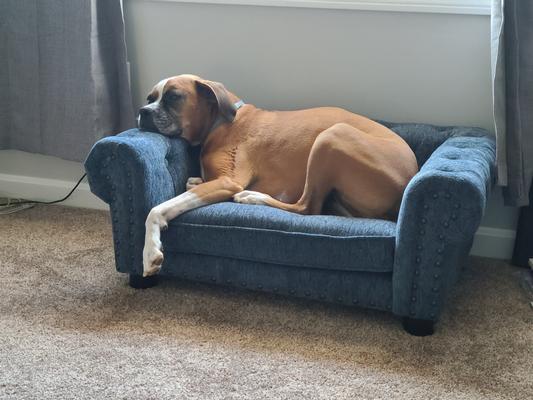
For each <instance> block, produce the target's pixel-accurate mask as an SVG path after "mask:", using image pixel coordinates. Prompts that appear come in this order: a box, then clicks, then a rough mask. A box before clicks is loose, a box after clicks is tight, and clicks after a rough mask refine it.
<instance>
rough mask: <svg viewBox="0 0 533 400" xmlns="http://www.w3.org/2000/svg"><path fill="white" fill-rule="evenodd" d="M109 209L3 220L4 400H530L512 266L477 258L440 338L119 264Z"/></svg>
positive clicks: (381, 320)
mask: <svg viewBox="0 0 533 400" xmlns="http://www.w3.org/2000/svg"><path fill="white" fill-rule="evenodd" d="M111 246H112V240H111V229H110V224H109V216H108V214H107V213H106V212H101V211H91V210H80V209H73V208H63V207H55V206H48V207H45V206H40V207H36V208H34V209H31V210H27V211H24V212H21V213H17V214H13V215H9V216H0V264H1V274H0V291H1V292H0V294H1V296H0V399H328V400H329V399H358V398H361V399H423V400H426V399H454V400H455V399H527V398H533V356H532V349H533V311H532V310H531V308H530V306H529V304H528V298H527V296H526V294H525V291H523V290H522V289H521V286H520V275H521V272H522V271H521V270H520V269H517V268H513V267H510V266H508V265H506V264H505V263H503V262H499V261H494V260H489V259H481V258H472V259H471V260H470V263H469V266H468V268H467V269H466V270H465V271H464V273H463V276H462V280H461V282H460V284H459V285H458V286H457V289H456V291H455V293H454V295H453V297H452V299H451V300H450V302H449V303H448V306H447V307H446V310H445V312H444V315H443V316H442V318H441V322H440V323H439V325H438V326H437V331H436V333H435V334H434V335H433V336H431V337H425V338H416V337H412V336H408V335H407V334H405V333H404V332H403V331H402V329H401V327H400V323H399V321H398V320H397V319H396V318H395V317H394V316H392V315H391V314H387V313H381V312H376V311H369V310H362V309H352V308H345V307H340V306H335V305H327V304H321V303H317V302H307V301H303V300H297V299H288V298H283V297H278V296H273V295H266V294H262V293H254V292H246V291H237V290H228V289H224V288H222V287H216V286H208V285H203V284H202V285H198V284H194V283H188V282H184V281H178V280H172V281H170V280H167V281H164V282H162V283H161V284H160V285H159V286H158V287H156V288H152V289H148V290H144V291H139V290H134V289H131V288H129V287H128V286H127V283H126V277H125V276H123V275H121V274H118V273H117V272H115V271H114V261H113V251H112V247H111Z"/></svg>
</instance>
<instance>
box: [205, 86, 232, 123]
mask: <svg viewBox="0 0 533 400" xmlns="http://www.w3.org/2000/svg"><path fill="white" fill-rule="evenodd" d="M196 90H197V91H198V94H199V95H200V96H201V97H203V98H204V99H206V100H207V102H208V103H210V104H213V105H214V106H215V107H216V108H217V113H218V115H220V116H222V118H224V119H225V120H226V121H228V122H232V121H233V120H234V119H235V114H236V113H237V108H236V107H235V105H234V104H233V102H232V101H231V100H230V98H229V93H228V91H227V90H226V88H225V87H224V85H223V84H222V83H218V82H212V81H206V80H197V81H196Z"/></svg>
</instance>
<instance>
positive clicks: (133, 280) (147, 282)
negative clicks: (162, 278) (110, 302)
mask: <svg viewBox="0 0 533 400" xmlns="http://www.w3.org/2000/svg"><path fill="white" fill-rule="evenodd" d="M158 278H159V276H158V275H152V276H147V277H146V278H145V277H143V276H142V275H136V274H130V281H129V283H130V286H131V287H132V288H134V289H148V288H151V287H154V286H156V285H157V283H158V281H159V279H158Z"/></svg>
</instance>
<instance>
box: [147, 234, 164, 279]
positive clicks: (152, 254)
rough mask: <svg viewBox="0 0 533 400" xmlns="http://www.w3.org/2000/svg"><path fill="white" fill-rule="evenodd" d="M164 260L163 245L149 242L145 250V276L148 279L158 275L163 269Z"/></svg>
mask: <svg viewBox="0 0 533 400" xmlns="http://www.w3.org/2000/svg"><path fill="white" fill-rule="evenodd" d="M163 259H164V257H163V252H162V251H161V243H155V242H154V241H150V242H148V241H147V242H146V243H145V245H144V249H143V276H145V277H146V276H151V275H155V274H157V273H158V272H159V270H160V269H161V264H163Z"/></svg>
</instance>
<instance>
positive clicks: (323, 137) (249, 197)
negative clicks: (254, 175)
mask: <svg viewBox="0 0 533 400" xmlns="http://www.w3.org/2000/svg"><path fill="white" fill-rule="evenodd" d="M339 125H341V124H336V125H333V126H332V127H330V128H328V129H326V130H324V131H322V132H321V133H320V134H319V135H318V136H317V138H316V139H315V142H314V143H313V146H312V147H311V151H310V153H309V158H308V160H307V173H306V180H305V186H304V190H303V194H302V196H301V197H300V199H299V200H298V201H297V202H296V203H294V204H288V203H284V202H282V201H279V200H277V199H274V198H273V197H271V196H269V195H268V194H265V193H260V192H255V191H251V190H244V191H242V192H240V193H237V194H235V195H234V196H233V199H234V200H235V201H236V202H238V203H244V204H263V205H268V206H271V207H276V208H280V209H282V210H285V211H291V212H295V213H298V214H320V212H321V211H322V205H323V203H324V200H325V198H326V196H327V195H328V194H329V193H330V192H331V190H332V189H334V187H333V181H334V174H335V171H334V170H333V169H332V159H333V158H334V157H335V154H334V151H333V150H334V149H333V148H332V146H331V145H330V143H331V142H332V141H334V140H336V139H335V136H337V131H338V130H339V129H340V128H341V127H340V126H339Z"/></svg>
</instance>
